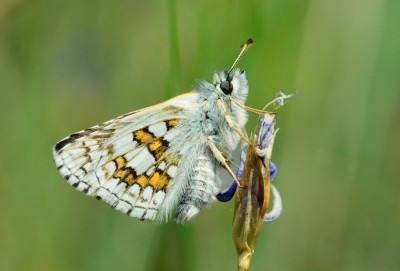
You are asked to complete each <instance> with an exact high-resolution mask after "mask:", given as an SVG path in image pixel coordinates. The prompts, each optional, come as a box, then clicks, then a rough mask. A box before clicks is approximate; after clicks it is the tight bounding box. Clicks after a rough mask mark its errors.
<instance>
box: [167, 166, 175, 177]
mask: <svg viewBox="0 0 400 271" xmlns="http://www.w3.org/2000/svg"><path fill="white" fill-rule="evenodd" d="M176 169H177V167H176V166H174V165H171V166H170V167H169V168H168V170H167V174H168V175H169V176H170V177H171V178H174V177H175V174H176Z"/></svg>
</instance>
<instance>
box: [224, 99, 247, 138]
mask: <svg viewBox="0 0 400 271" xmlns="http://www.w3.org/2000/svg"><path fill="white" fill-rule="evenodd" d="M217 103H218V107H219V108H220V109H221V111H222V112H223V113H224V116H225V119H226V122H228V125H229V127H231V128H232V130H234V131H235V132H236V133H237V134H238V135H239V136H240V138H241V139H242V140H243V141H244V142H246V143H247V144H249V143H250V142H249V140H248V138H247V137H246V136H245V135H244V134H243V132H242V131H240V130H239V129H238V128H237V127H236V126H235V124H234V123H233V120H232V118H231V115H229V112H228V110H227V109H226V107H225V105H224V103H223V102H222V101H221V100H218V102H217Z"/></svg>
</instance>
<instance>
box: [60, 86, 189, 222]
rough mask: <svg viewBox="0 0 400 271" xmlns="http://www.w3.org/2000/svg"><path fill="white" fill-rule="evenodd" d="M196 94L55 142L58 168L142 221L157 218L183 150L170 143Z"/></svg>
mask: <svg viewBox="0 0 400 271" xmlns="http://www.w3.org/2000/svg"><path fill="white" fill-rule="evenodd" d="M195 98H196V94H194V93H189V94H186V95H181V96H177V97H176V98H173V99H171V100H169V101H166V102H164V103H162V104H159V105H156V106H153V107H149V108H146V109H143V110H140V111H136V112H133V113H129V114H125V115H123V116H121V117H118V118H116V119H113V120H111V121H108V122H105V123H103V124H100V125H97V126H94V127H92V128H89V129H86V130H83V131H80V132H78V133H75V134H72V135H70V136H69V137H67V138H65V139H63V140H62V141H60V142H59V143H57V144H56V145H55V146H54V149H53V154H54V159H55V161H56V164H57V167H58V170H59V171H60V173H61V174H62V175H63V176H64V178H65V179H66V180H67V181H68V182H69V183H70V184H71V185H73V186H74V187H76V188H77V189H78V190H80V191H82V192H84V193H86V194H88V195H90V196H94V197H97V198H98V199H102V200H104V201H105V202H107V203H108V204H110V205H111V206H112V207H113V208H115V209H117V210H120V211H122V212H124V213H126V214H128V215H130V216H133V217H139V218H141V219H155V218H156V214H157V211H158V209H159V207H160V206H161V204H162V203H163V201H164V198H165V196H166V193H168V188H169V186H170V184H171V183H172V182H173V181H174V177H175V174H176V172H177V168H178V165H179V160H180V159H179V158H180V154H179V153H176V152H173V151H172V150H171V149H170V148H169V145H170V143H171V141H173V140H178V139H175V137H174V136H173V134H174V130H175V128H176V126H177V125H179V123H180V122H181V121H182V119H184V116H185V114H183V112H184V111H185V110H188V108H189V107H188V105H189V104H193V101H192V100H193V99H195Z"/></svg>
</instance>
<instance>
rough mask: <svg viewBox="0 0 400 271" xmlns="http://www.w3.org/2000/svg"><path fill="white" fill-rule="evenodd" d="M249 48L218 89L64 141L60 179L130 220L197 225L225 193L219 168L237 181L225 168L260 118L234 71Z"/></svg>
mask: <svg viewBox="0 0 400 271" xmlns="http://www.w3.org/2000/svg"><path fill="white" fill-rule="evenodd" d="M252 43H253V41H252V40H251V39H249V40H248V41H247V42H246V43H245V45H243V46H242V50H241V51H240V53H239V55H238V57H237V58H236V60H235V62H234V63H233V65H232V67H231V68H230V69H229V70H228V71H226V70H224V71H221V72H217V73H215V74H214V78H213V83H209V82H206V81H201V82H199V84H198V86H197V88H196V89H194V90H193V91H190V92H188V93H185V94H182V95H179V96H176V97H174V98H172V99H170V100H167V101H165V102H163V103H160V104H157V105H154V106H151V107H147V108H144V109H141V110H137V111H134V112H131V113H127V114H124V115H122V116H120V117H117V118H115V119H112V120H109V121H107V122H104V123H102V124H99V125H96V126H93V127H91V128H88V129H86V130H82V131H79V132H77V133H74V134H71V135H70V136H68V137H66V138H64V139H62V140H61V141H60V142H58V143H57V144H56V145H55V146H54V147H53V156H54V160H55V163H56V165H57V169H58V171H59V172H60V173H61V175H62V176H63V177H64V178H65V179H66V180H67V181H68V183H69V184H71V185H72V186H74V187H75V188H76V189H78V190H79V191H81V192H83V193H85V194H87V195H89V196H92V197H96V198H97V199H101V200H103V201H105V202H107V203H108V204H109V205H111V206H112V208H114V209H116V210H119V211H121V212H123V213H125V214H127V215H129V216H131V217H137V218H139V219H141V220H158V221H165V220H167V219H168V218H169V217H170V216H171V214H172V213H173V212H175V219H176V221H177V222H180V223H183V222H187V221H189V220H191V219H193V218H194V217H195V216H196V215H197V214H198V212H199V211H200V210H201V209H202V208H203V207H204V206H207V205H209V204H210V203H211V202H212V201H214V200H215V196H216V194H218V192H219V190H220V189H219V188H218V177H217V174H216V169H217V168H218V167H225V168H226V169H227V171H228V172H229V173H230V174H231V175H232V176H233V178H234V179H235V178H236V177H235V174H233V173H232V171H231V170H230V168H229V166H228V163H227V161H229V159H230V157H231V153H232V151H233V150H234V149H235V148H236V146H237V144H238V143H239V141H240V139H241V138H244V139H245V135H244V134H245V132H244V126H245V124H246V122H247V111H250V112H252V111H254V112H257V110H256V109H252V108H250V107H247V106H245V105H244V103H245V101H246V98H247V94H248V89H249V88H248V81H247V78H246V75H245V73H244V71H240V70H239V69H237V68H236V64H237V62H238V61H239V59H240V58H241V57H242V55H243V54H244V53H245V52H246V50H247V49H248V48H249V46H250V45H251V44H252ZM235 180H236V181H237V179H235ZM237 182H238V181H237ZM238 185H240V184H239V183H238Z"/></svg>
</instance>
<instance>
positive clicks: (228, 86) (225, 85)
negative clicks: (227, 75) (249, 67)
mask: <svg viewBox="0 0 400 271" xmlns="http://www.w3.org/2000/svg"><path fill="white" fill-rule="evenodd" d="M219 87H220V88H221V90H222V91H223V92H224V93H225V94H231V93H232V90H233V85H232V83H231V82H230V81H223V82H221V84H220V85H219Z"/></svg>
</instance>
